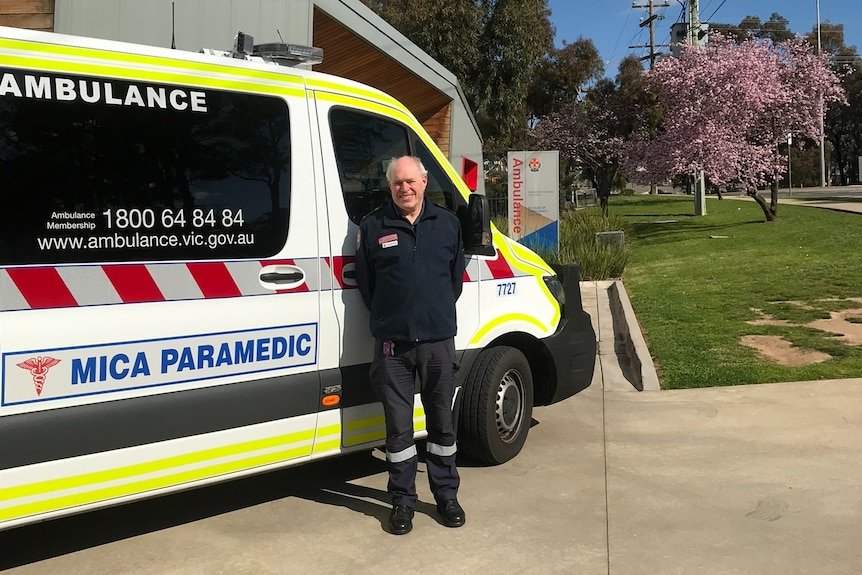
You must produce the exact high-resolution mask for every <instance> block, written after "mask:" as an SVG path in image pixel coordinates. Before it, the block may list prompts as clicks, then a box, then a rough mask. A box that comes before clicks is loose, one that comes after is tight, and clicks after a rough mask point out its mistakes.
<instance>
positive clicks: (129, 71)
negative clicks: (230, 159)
mask: <svg viewBox="0 0 862 575" xmlns="http://www.w3.org/2000/svg"><path fill="white" fill-rule="evenodd" d="M3 65H5V66H13V67H16V68H25V69H36V70H42V71H49V72H55V73H58V74H63V73H67V74H71V73H78V74H84V75H94V76H107V77H116V78H123V79H126V80H131V81H138V82H163V83H166V84H182V85H185V86H189V85H191V86H202V87H209V88H219V89H222V90H235V91H248V92H257V93H264V94H276V95H281V96H299V97H305V90H304V88H303V87H302V85H301V83H300V84H298V85H292V84H287V83H286V82H285V81H284V78H281V79H280V80H281V83H280V84H279V85H275V86H273V85H268V84H258V83H254V82H249V81H246V80H245V76H237V77H236V78H235V79H234V78H230V79H219V78H209V77H205V76H200V75H197V74H194V73H188V72H186V73H182V72H170V71H154V70H138V69H135V68H128V67H124V66H113V65H98V64H91V63H85V62H61V61H56V60H44V59H41V58H31V57H27V56H18V55H15V54H4V56H3Z"/></svg>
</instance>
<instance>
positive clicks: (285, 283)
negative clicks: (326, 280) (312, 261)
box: [258, 265, 305, 289]
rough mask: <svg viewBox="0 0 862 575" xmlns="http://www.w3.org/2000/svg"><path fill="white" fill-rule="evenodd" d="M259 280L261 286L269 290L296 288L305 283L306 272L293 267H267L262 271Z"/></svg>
mask: <svg viewBox="0 0 862 575" xmlns="http://www.w3.org/2000/svg"><path fill="white" fill-rule="evenodd" d="M258 278H259V279H260V283H261V285H263V286H264V287H266V288H269V289H274V288H275V289H281V288H285V287H291V288H295V287H299V286H300V285H302V284H303V283H304V282H305V272H304V271H302V268H298V267H296V266H291V265H278V266H266V267H265V268H263V269H262V270H260V275H259V276H258Z"/></svg>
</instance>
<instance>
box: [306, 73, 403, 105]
mask: <svg viewBox="0 0 862 575" xmlns="http://www.w3.org/2000/svg"><path fill="white" fill-rule="evenodd" d="M307 82H308V88H309V89H312V90H330V91H332V92H337V93H341V94H345V93H346V94H352V95H353V96H354V97H357V98H362V99H366V100H377V101H379V102H382V103H385V104H387V105H389V106H391V107H393V108H397V109H398V110H399V111H406V108H405V107H404V105H403V104H402V103H401V102H399V101H398V100H396V99H395V98H393V97H392V96H390V95H389V94H386V93H384V92H377V91H373V90H366V89H362V88H358V87H356V86H346V85H344V84H342V83H339V82H332V81H328V80H321V79H319V78H307ZM319 96H320V97H321V98H323V99H330V98H328V94H323V93H321V94H319Z"/></svg>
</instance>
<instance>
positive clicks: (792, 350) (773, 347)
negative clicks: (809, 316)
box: [739, 320, 832, 367]
mask: <svg viewBox="0 0 862 575" xmlns="http://www.w3.org/2000/svg"><path fill="white" fill-rule="evenodd" d="M824 321H826V320H824ZM739 341H740V343H742V345H746V346H748V347H750V348H753V349H755V350H757V352H758V353H760V355H762V356H764V357H766V358H768V359H771V360H772V361H774V362H776V363H779V364H781V365H787V366H790V367H802V366H805V365H811V364H812V363H822V362H824V361H827V360H830V359H832V356H831V355H829V354H828V353H823V352H822V351H815V350H813V349H803V348H799V347H795V346H794V345H793V344H792V343H790V342H789V341H787V340H786V339H784V338H783V337H778V336H777V335H745V336H742V337H741V338H740V340H739Z"/></svg>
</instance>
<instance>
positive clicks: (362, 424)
mask: <svg viewBox="0 0 862 575" xmlns="http://www.w3.org/2000/svg"><path fill="white" fill-rule="evenodd" d="M385 423H386V418H385V417H384V416H382V415H378V416H375V417H366V418H365V419H357V420H355V421H348V422H347V423H345V424H344V430H345V431H348V432H349V431H357V430H359V429H365V428H367V427H377V426H378V425H384V424H385Z"/></svg>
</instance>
